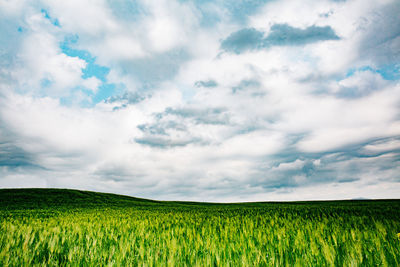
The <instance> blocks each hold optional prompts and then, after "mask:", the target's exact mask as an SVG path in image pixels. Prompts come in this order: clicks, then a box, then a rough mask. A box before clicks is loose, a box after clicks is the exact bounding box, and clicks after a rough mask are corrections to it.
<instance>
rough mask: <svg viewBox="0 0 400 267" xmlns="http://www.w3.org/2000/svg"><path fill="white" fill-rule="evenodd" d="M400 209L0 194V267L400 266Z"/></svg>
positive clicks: (372, 204) (390, 205) (382, 203)
mask: <svg viewBox="0 0 400 267" xmlns="http://www.w3.org/2000/svg"><path fill="white" fill-rule="evenodd" d="M399 233H400V201H399V200H375V201H367V200H358V201H326V202H289V203H268V202H265V203H241V204H211V203H193V202H162V201H151V200H144V199H137V198H131V197H126V196H118V195H112V194H101V193H94V192H86V191H77V190H62V189H2V190H0V266H35V265H36V266H65V265H67V266H400V239H399Z"/></svg>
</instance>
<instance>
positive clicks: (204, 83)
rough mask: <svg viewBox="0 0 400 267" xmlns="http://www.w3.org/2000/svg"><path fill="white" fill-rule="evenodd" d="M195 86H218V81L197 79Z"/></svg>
mask: <svg viewBox="0 0 400 267" xmlns="http://www.w3.org/2000/svg"><path fill="white" fill-rule="evenodd" d="M194 85H195V86H196V87H216V86H218V83H217V82H216V81H214V80H208V81H197V82H195V84H194Z"/></svg>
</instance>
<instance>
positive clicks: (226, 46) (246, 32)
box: [221, 24, 340, 54]
mask: <svg viewBox="0 0 400 267" xmlns="http://www.w3.org/2000/svg"><path fill="white" fill-rule="evenodd" d="M339 39H340V38H339V37H338V36H337V35H336V33H335V32H334V30H333V29H332V28H331V27H330V26H325V27H319V26H315V25H313V26H310V27H307V28H305V29H300V28H295V27H292V26H290V25H288V24H274V25H272V27H271V31H270V32H269V34H268V35H267V36H264V33H263V32H261V31H258V30H256V29H254V28H246V29H241V30H239V31H237V32H234V33H231V35H229V36H228V37H227V38H226V39H225V40H223V41H222V42H221V48H222V49H223V50H225V51H227V52H233V53H236V54H240V53H242V52H245V51H250V50H260V49H264V48H268V47H271V46H296V45H305V44H309V43H315V42H319V41H326V40H339Z"/></svg>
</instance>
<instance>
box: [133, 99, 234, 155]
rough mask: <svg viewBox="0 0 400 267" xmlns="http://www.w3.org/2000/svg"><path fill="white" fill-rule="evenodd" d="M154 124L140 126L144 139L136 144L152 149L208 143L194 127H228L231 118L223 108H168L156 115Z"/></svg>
mask: <svg viewBox="0 0 400 267" xmlns="http://www.w3.org/2000/svg"><path fill="white" fill-rule="evenodd" d="M154 119H155V121H154V122H153V123H147V124H141V125H138V127H137V128H138V129H139V130H141V132H142V133H143V137H138V138H135V142H136V143H139V144H142V145H148V146H152V147H162V148H167V147H175V146H186V145H188V144H201V145H205V144H207V143H208V141H207V140H205V139H204V138H202V137H201V136H200V135H199V133H196V131H193V130H192V129H191V128H192V127H193V125H227V124H229V116H228V114H227V113H226V110H225V109H222V108H189V107H187V108H176V109H174V108H167V109H166V110H165V111H164V112H162V113H157V114H154Z"/></svg>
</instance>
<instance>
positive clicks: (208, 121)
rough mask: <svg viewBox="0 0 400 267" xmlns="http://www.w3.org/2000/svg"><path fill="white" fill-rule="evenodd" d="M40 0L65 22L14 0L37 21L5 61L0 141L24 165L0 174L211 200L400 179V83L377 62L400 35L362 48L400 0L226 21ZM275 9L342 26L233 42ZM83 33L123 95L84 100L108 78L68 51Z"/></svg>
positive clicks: (339, 190)
mask: <svg viewBox="0 0 400 267" xmlns="http://www.w3.org/2000/svg"><path fill="white" fill-rule="evenodd" d="M43 3H44V6H43V8H44V9H46V10H47V11H48V14H49V15H50V16H51V17H52V18H54V19H57V20H58V21H59V23H60V26H61V27H57V26H55V25H53V24H52V23H51V21H49V20H48V19H46V18H45V17H44V15H43V14H42V13H41V12H40V10H41V8H42V7H41V6H39V4H36V5H33V4H28V3H25V2H20V3H19V4H18V3H16V4H15V6H9V9H7V10H8V11H7V12H6V13H7V16H8V17H10V18H14V17H15V23H14V24H15V25H19V24H22V26H23V27H24V30H23V31H22V32H21V34H20V36H19V37H18V40H15V43H17V44H18V45H16V46H15V47H14V48H13V49H9V50H7V52H6V53H8V54H9V55H8V58H9V61H10V62H11V63H12V64H11V65H7V66H6V68H7V69H6V70H2V72H1V80H0V82H1V84H0V85H1V92H0V141H2V142H4V143H6V144H7V145H8V147H10V148H9V150H7V153H8V154H7V153H0V162H7V160H8V161H10V159H9V158H8V157H9V155H10V153H13V151H14V150H15V151H18V153H20V154H22V155H24V157H22V159H23V163H24V164H25V165H23V167H18V168H16V167H15V166H12V164H9V165H7V166H1V165H0V168H1V176H2V178H0V186H3V187H4V186H8V187H11V186H20V187H23V186H29V187H35V186H43V187H74V188H80V189H92V190H101V191H112V192H117V193H125V194H130V195H136V196H142V197H150V198H157V199H188V200H189V199H191V200H207V201H215V200H218V201H240V200H246V201H249V200H298V199H324V198H333V199H334V198H354V197H385V196H395V191H396V190H398V189H399V178H398V171H399V170H398V167H397V165H396V163H397V161H396V158H398V149H399V145H398V136H400V122H399V117H398V114H399V104H398V103H399V101H400V98H399V96H400V92H399V90H400V87H399V83H398V80H392V81H389V80H386V79H385V77H384V75H381V74H380V73H379V71H378V70H379V68H380V64H381V63H382V62H383V61H382V58H384V57H385V56H386V57H387V58H389V57H390V56H391V54H392V53H394V52H393V51H394V50H393V47H396V42H397V41H396V40H397V39H396V36H392V37H393V38H392V39H391V40H392V41H390V42H388V43H386V44H385V47H386V48H388V47H389V48H390V49H389V48H388V49H383V50H382V51H384V52H382V53H383V54H381V53H378V52H377V47H380V46H379V44H375V43H373V44H372V43H371V45H370V46H367V47H366V46H365V43H366V40H368V39H369V38H371V35H373V33H374V32H376V30H377V29H376V27H377V26H374V25H375V24H374V22H377V24H378V25H387V24H388V22H387V21H384V20H380V19H379V17H380V16H378V15H376V14H381V15H382V14H389V13H390V12H389V11H388V10H387V8H388V7H390V1H380V2H376V1H337V2H334V1H311V0H310V1H306V2H305V3H303V2H302V3H301V4H300V3H298V2H297V1H289V0H285V1H271V2H268V3H267V4H266V5H265V7H263V8H260V9H259V10H258V11H257V12H255V13H254V15H252V16H250V17H249V18H248V19H247V20H241V21H240V22H238V21H235V18H234V17H229V16H230V15H229V14H228V13H229V12H225V11H226V9H225V8H223V7H220V8H218V9H217V11H216V12H214V13H213V15H215V16H219V18H218V20H216V25H215V27H209V26H203V25H202V20H204V19H205V18H203V17H202V12H201V11H200V10H198V9H197V7H196V6H195V5H194V4H193V3H191V2H175V1H173V2H171V1H168V2H167V1H161V2H157V3H155V2H151V1H139V2H137V4H138V5H140V7H141V8H139V9H138V10H136V11H135V12H137V13H134V12H133V11H132V12H133V13H132V14H131V13H129V12H130V10H124V12H126V13H123V14H124V16H122V15H121V14H122V13H121V12H122V11H121V12H120V13H118V10H117V11H116V10H115V7H114V8H113V9H110V7H111V6H112V5H113V2H111V1H110V2H106V1H67V2H62V3H61V2H54V1H45V2H43ZM391 3H392V4H393V3H394V2H391ZM0 4H1V5H3V6H4V5H11V4H10V2H4V3H3V2H1V3H0ZM208 5H217V6H218V4H217V3H215V4H214V3H213V4H208ZM22 7H26V8H22ZM7 8H8V7H7ZM224 10H225V11H224ZM389 15H390V14H389ZM126 17H129V18H130V19H127V18H126ZM388 17H390V18H391V17H393V16H392V15H391V16H388ZM0 20H1V19H0ZM203 22H204V21H203ZM277 23H281V24H284V23H287V24H289V25H291V26H293V27H296V28H303V29H304V28H306V27H309V26H312V25H316V26H321V27H322V26H330V27H332V29H333V30H334V31H335V33H336V34H337V35H338V36H339V37H340V38H341V39H340V40H331V41H321V42H316V43H312V44H308V45H307V46H281V47H270V48H268V49H261V50H258V51H248V52H245V53H241V54H230V53H222V51H221V49H220V48H221V41H222V40H224V39H225V38H226V37H227V36H229V35H230V34H231V33H232V32H235V31H238V30H240V29H241V28H249V27H255V28H257V29H261V30H263V31H265V32H266V34H267V33H268V31H269V28H270V27H271V26H272V25H273V24H277ZM388 29H390V30H391V31H392V35H393V34H397V32H396V30H395V29H392V28H391V27H388ZM74 35H77V36H78V38H77V42H76V43H74V44H71V46H72V48H76V49H80V50H84V51H88V52H89V53H90V54H91V56H92V57H93V58H95V63H96V64H100V65H104V66H106V67H109V68H110V72H109V74H108V75H107V77H106V79H107V82H108V83H115V86H116V89H115V90H116V91H115V92H112V93H117V92H118V94H120V95H121V96H118V95H115V96H114V101H111V100H110V101H107V102H100V103H98V104H96V105H94V106H91V107H80V106H79V103H82V102H86V103H90V101H92V99H91V97H92V96H93V95H97V96H98V95H101V94H105V92H104V91H101V90H103V89H101V88H102V87H101V84H102V81H101V80H100V78H96V77H90V78H87V79H84V78H82V72H83V69H84V68H85V67H86V66H87V64H88V63H87V62H86V61H85V60H82V59H80V58H78V57H70V56H68V55H66V54H63V53H62V50H61V49H60V43H61V42H63V41H64V38H65V37H66V36H74ZM382 36H383V37H382ZM385 36H390V33H386V35H385V34H382V35H379V40H382V39H384V37H385ZM13 38H14V37H13ZM15 51H17V52H15ZM182 51H183V52H182ZM166 55H167V56H166ZM143 66H145V68H144V67H143ZM368 66H369V67H368ZM172 69H173V71H171V70H172ZM350 70H353V72H350ZM163 71H165V73H167V74H168V75H161V74H162V73H161V72H163ZM165 73H164V74H165ZM346 74H349V75H348V76H347V77H346ZM142 76H146V77H142ZM81 89H83V90H81ZM87 90H91V92H90V93H88V92H87ZM125 93H127V95H126V97H124V94H125ZM130 94H132V95H130ZM68 97H69V98H72V100H71V103H72V104H68V103H67V104H65V103H64V102H63V101H64V99H65V98H68ZM349 150H352V151H350V152H349ZM377 155H379V156H377ZM2 157H3V158H4V157H5V160H3V158H2ZM2 160H3V161H2ZM371 190H376V191H371ZM385 193H387V194H385Z"/></svg>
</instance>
